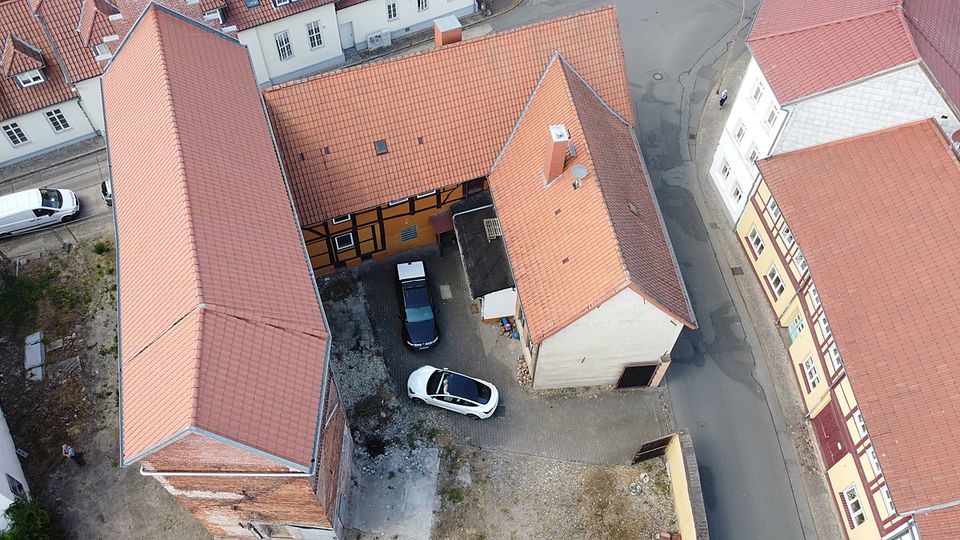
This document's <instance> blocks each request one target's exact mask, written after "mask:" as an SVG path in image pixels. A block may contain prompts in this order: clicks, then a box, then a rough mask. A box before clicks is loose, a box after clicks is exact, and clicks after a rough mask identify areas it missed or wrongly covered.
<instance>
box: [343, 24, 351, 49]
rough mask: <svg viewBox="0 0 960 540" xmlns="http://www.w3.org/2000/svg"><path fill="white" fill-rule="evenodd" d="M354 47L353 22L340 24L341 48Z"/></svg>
mask: <svg viewBox="0 0 960 540" xmlns="http://www.w3.org/2000/svg"><path fill="white" fill-rule="evenodd" d="M350 47H353V22H352V21H351V22H345V23H343V24H341V25H340V48H341V49H349V48H350Z"/></svg>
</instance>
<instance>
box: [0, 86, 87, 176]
mask: <svg viewBox="0 0 960 540" xmlns="http://www.w3.org/2000/svg"><path fill="white" fill-rule="evenodd" d="M54 109H60V111H61V113H63V116H64V117H65V118H66V119H67V123H68V124H69V125H70V127H69V128H68V129H65V130H63V131H60V132H56V131H54V130H53V127H52V126H51V125H50V122H49V121H48V120H47V117H46V115H45V113H46V112H47V111H51V110H54ZM13 122H16V123H17V125H18V126H19V127H20V129H21V130H22V131H23V133H24V135H26V136H27V139H28V142H25V143H23V144H20V145H17V146H13V144H11V143H10V139H9V138H7V135H6V134H5V133H0V139H2V140H0V165H5V164H8V163H13V162H15V161H18V160H21V159H27V158H29V157H33V156H35V155H39V154H42V153H44V152H49V151H50V150H53V149H54V148H58V147H61V146H66V145H68V144H70V143H73V142H76V141H79V140H81V139H85V138H87V137H91V136H93V135H94V131H93V126H91V125H90V122H89V121H88V120H87V115H86V114H85V113H84V111H83V110H82V109H81V108H80V104H79V100H78V99H71V100H69V101H64V102H62V103H58V104H56V105H53V106H50V107H44V108H43V109H39V110H36V111H33V112H29V113H27V114H22V115H20V116H17V117H15V118H10V119H7V120H3V121H0V125H9V124H11V123H13Z"/></svg>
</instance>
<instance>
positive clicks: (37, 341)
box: [23, 332, 47, 381]
mask: <svg viewBox="0 0 960 540" xmlns="http://www.w3.org/2000/svg"><path fill="white" fill-rule="evenodd" d="M25 342H26V343H25V346H24V359H23V367H24V369H26V370H27V380H30V381H41V380H43V364H44V362H46V359H47V355H46V350H45V349H44V346H43V332H35V333H33V334H30V335H29V336H27V338H26V340H25Z"/></svg>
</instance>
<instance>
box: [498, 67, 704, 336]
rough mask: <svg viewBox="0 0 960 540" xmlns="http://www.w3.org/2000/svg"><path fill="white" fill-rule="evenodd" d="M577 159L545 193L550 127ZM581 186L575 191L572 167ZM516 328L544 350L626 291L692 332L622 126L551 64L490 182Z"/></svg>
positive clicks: (642, 173)
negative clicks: (514, 296)
mask: <svg viewBox="0 0 960 540" xmlns="http://www.w3.org/2000/svg"><path fill="white" fill-rule="evenodd" d="M551 125H563V126H565V127H566V128H567V131H568V132H569V135H570V140H571V142H572V143H573V147H574V149H575V153H576V156H575V157H574V158H572V159H570V160H569V162H568V163H567V165H566V168H565V170H564V172H563V174H561V176H560V177H559V178H558V179H556V180H555V181H553V182H552V183H550V184H549V185H547V181H548V180H547V179H545V178H544V176H543V168H544V163H545V162H546V160H547V152H548V149H549V144H550V142H549V126H551ZM577 166H580V167H584V168H585V170H586V173H587V176H586V177H585V178H584V179H583V180H582V181H581V185H580V187H579V188H578V189H574V188H573V182H574V181H575V178H574V176H573V175H572V172H571V171H572V169H573V167H577ZM489 180H490V189H491V191H492V192H493V197H494V202H495V204H496V207H497V213H498V215H499V216H500V225H501V227H502V229H503V238H504V241H505V243H506V246H507V252H508V253H509V256H510V263H511V266H512V267H513V274H514V277H515V279H516V282H517V290H518V292H519V294H520V299H521V301H522V303H523V310H524V318H525V320H526V324H527V328H528V330H529V331H530V334H531V337H532V339H533V341H534V342H537V343H539V342H542V341H543V340H544V339H546V338H548V337H549V336H551V335H553V334H554V333H556V332H557V331H559V330H560V329H562V328H563V327H565V326H567V325H569V324H570V323H572V322H574V321H575V320H577V319H579V318H580V317H581V316H583V315H585V314H586V313H587V312H588V311H590V310H592V309H594V308H596V307H597V306H599V305H600V304H602V303H603V302H605V301H606V300H608V299H609V298H611V297H612V296H613V295H615V294H616V293H618V292H620V291H622V290H623V289H625V288H632V289H634V290H635V291H636V292H638V293H639V294H640V295H642V296H643V297H644V298H645V299H647V300H648V301H650V302H652V303H653V304H654V305H656V306H657V307H658V308H659V309H660V310H662V311H664V312H665V313H666V314H667V315H669V316H670V317H672V318H674V319H675V320H677V321H678V322H680V323H682V324H685V325H687V326H690V327H691V328H695V327H696V323H695V322H694V320H695V319H694V315H693V310H692V309H691V308H690V302H689V299H688V298H687V294H686V288H685V287H684V284H683V278H682V277H681V275H680V271H679V269H678V267H677V262H676V259H675V258H674V255H673V250H672V248H671V246H670V242H669V239H668V238H667V232H666V228H665V227H664V224H663V220H662V218H661V216H660V211H659V208H658V206H657V201H656V197H655V195H654V193H653V188H652V186H651V185H650V182H649V180H648V178H647V175H646V169H645V167H644V165H643V160H642V158H641V156H640V150H639V147H638V146H637V142H636V140H635V139H634V135H633V130H632V129H631V126H630V124H629V122H627V121H626V120H625V119H624V118H623V117H622V116H620V115H619V114H618V113H616V112H615V111H614V110H613V109H611V108H610V107H609V106H608V105H607V104H606V103H605V102H604V101H603V100H602V99H601V98H600V97H599V96H598V95H597V94H596V93H595V92H594V91H593V89H592V88H591V87H590V86H588V85H587V83H586V82H585V81H584V80H583V79H582V78H581V77H580V74H579V73H577V72H576V71H574V69H573V68H572V67H571V66H570V64H568V63H567V62H566V61H565V60H564V59H563V57H562V56H560V55H559V54H556V55H554V57H553V59H552V60H551V62H550V64H549V66H548V67H547V69H546V71H545V72H544V73H543V77H542V79H541V80H540V82H539V84H538V85H537V87H536V89H535V90H534V91H533V94H532V96H531V97H530V100H529V101H528V103H527V105H526V108H525V109H524V111H523V114H522V116H521V118H520V120H519V122H518V124H517V125H516V127H515V128H514V130H513V132H512V133H511V135H510V138H509V139H508V141H507V143H506V144H505V145H504V147H503V150H502V151H501V154H500V157H499V159H498V160H497V162H496V165H495V166H494V168H493V171H492V172H491V174H490V177H489Z"/></svg>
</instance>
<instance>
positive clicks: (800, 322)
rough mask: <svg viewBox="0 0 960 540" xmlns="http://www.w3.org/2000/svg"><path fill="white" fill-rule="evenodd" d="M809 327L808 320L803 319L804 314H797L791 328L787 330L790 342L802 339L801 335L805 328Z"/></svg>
mask: <svg viewBox="0 0 960 540" xmlns="http://www.w3.org/2000/svg"><path fill="white" fill-rule="evenodd" d="M806 327H807V322H806V319H805V318H804V317H803V312H800V313H798V314H797V316H796V318H794V319H793V322H792V323H790V327H789V328H787V332H788V333H789V334H790V341H791V342H793V341H796V340H797V338H798V337H800V333H801V332H803V330H804V328H806Z"/></svg>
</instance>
